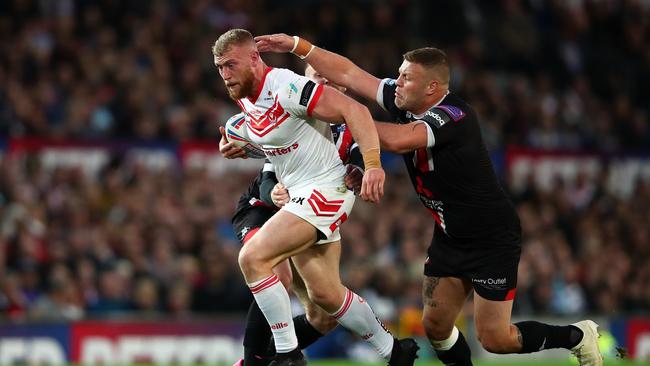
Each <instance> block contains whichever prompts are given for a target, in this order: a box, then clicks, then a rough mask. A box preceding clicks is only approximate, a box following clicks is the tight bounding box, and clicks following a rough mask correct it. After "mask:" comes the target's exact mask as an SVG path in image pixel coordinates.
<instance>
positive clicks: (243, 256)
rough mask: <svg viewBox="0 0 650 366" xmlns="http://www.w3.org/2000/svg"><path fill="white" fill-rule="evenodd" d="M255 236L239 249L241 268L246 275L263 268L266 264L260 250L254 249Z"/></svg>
mask: <svg viewBox="0 0 650 366" xmlns="http://www.w3.org/2000/svg"><path fill="white" fill-rule="evenodd" d="M252 244H254V238H253V239H251V240H249V242H248V243H246V245H245V246H244V247H242V249H241V250H240V251H239V257H238V258H237V261H238V262H239V268H241V270H242V272H243V273H244V276H247V275H250V274H252V273H254V272H255V270H258V269H261V268H262V267H263V266H264V261H263V259H262V257H261V256H260V251H258V250H254V249H253V248H254V245H252Z"/></svg>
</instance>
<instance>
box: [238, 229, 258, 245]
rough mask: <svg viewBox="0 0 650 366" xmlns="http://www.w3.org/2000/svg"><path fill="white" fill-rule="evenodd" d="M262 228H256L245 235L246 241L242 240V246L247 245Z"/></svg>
mask: <svg viewBox="0 0 650 366" xmlns="http://www.w3.org/2000/svg"><path fill="white" fill-rule="evenodd" d="M259 230H260V228H258V227H256V228H253V229H251V230H249V231H248V232H247V233H246V235H244V239H242V244H246V242H247V241H249V240H250V239H251V238H252V237H253V235H255V233H256V232H258V231H259Z"/></svg>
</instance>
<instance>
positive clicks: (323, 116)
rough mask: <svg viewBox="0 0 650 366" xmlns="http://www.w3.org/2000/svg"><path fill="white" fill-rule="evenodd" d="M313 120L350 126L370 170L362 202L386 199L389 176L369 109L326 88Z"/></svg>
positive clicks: (364, 179) (362, 184) (362, 187)
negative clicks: (386, 181) (383, 166)
mask: <svg viewBox="0 0 650 366" xmlns="http://www.w3.org/2000/svg"><path fill="white" fill-rule="evenodd" d="M313 116H314V117H315V118H318V119H319V120H322V121H327V122H332V123H346V124H347V126H348V128H349V129H350V132H351V133H352V137H354V140H355V141H356V142H357V144H358V145H359V149H360V151H361V154H362V155H363V162H364V166H365V169H366V171H365V174H364V175H363V180H362V183H361V198H363V199H364V200H366V201H370V202H379V200H380V199H381V197H382V196H383V195H384V181H385V179H386V176H385V173H384V170H383V169H382V167H381V161H380V158H379V151H380V150H379V137H378V135H377V130H376V129H375V123H374V121H373V120H372V116H371V115H370V111H368V108H366V106H364V105H362V104H360V103H359V102H357V101H355V100H354V99H352V98H350V97H347V96H345V95H344V94H342V93H341V92H339V91H337V90H335V89H333V88H330V87H323V92H322V94H321V96H320V99H319V101H318V103H317V104H316V106H315V108H314V110H313Z"/></svg>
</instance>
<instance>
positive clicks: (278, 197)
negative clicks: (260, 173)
mask: <svg viewBox="0 0 650 366" xmlns="http://www.w3.org/2000/svg"><path fill="white" fill-rule="evenodd" d="M290 198H291V197H289V191H288V190H287V188H286V187H285V186H284V184H282V183H277V184H276V185H275V186H274V187H273V190H272V191H271V200H272V201H273V203H274V204H275V205H276V206H277V207H280V208H282V206H284V205H286V204H287V203H289V199H290Z"/></svg>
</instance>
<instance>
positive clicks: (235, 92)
mask: <svg viewBox="0 0 650 366" xmlns="http://www.w3.org/2000/svg"><path fill="white" fill-rule="evenodd" d="M253 80H254V76H253V71H251V70H250V68H245V69H243V70H241V72H240V75H239V76H238V78H237V80H233V79H231V80H229V81H225V80H224V83H225V84H226V89H227V90H228V95H229V96H230V98H232V99H233V100H235V101H237V100H239V99H242V98H246V97H247V96H249V95H253V92H254V90H253Z"/></svg>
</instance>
